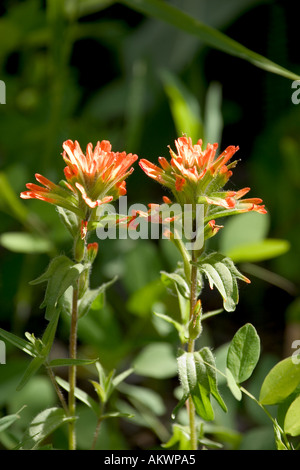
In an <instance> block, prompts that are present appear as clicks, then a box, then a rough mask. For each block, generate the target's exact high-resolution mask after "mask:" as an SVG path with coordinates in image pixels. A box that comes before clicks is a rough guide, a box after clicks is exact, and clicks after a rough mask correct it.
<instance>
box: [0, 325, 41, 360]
mask: <svg viewBox="0 0 300 470" xmlns="http://www.w3.org/2000/svg"><path fill="white" fill-rule="evenodd" d="M0 336H1V337H2V338H3V339H4V340H5V341H8V342H9V343H11V344H12V345H13V346H16V347H17V348H19V349H21V350H22V351H24V352H25V353H26V354H29V355H30V356H33V357H34V356H35V353H34V347H33V345H32V343H30V342H29V341H25V340H24V339H22V338H19V337H18V336H16V335H14V334H13V333H10V332H9V331H5V330H2V328H0Z"/></svg>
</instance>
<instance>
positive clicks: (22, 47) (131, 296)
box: [0, 0, 300, 449]
mask: <svg viewBox="0 0 300 470" xmlns="http://www.w3.org/2000/svg"><path fill="white" fill-rule="evenodd" d="M168 3H170V4H172V5H174V6H177V7H178V8H180V9H182V10H183V11H185V12H186V13H188V14H189V15H191V16H192V17H194V18H198V19H199V20H201V21H202V22H203V23H205V24H207V25H210V26H212V27H214V28H216V29H218V30H220V31H222V32H224V33H225V34H227V35H228V36H230V37H232V38H234V39H235V40H237V41H238V42H240V43H241V44H243V45H244V46H246V47H248V48H249V49H251V50H254V51H256V52H259V53H260V54H262V55H263V56H265V57H268V58H269V59H271V60H272V61H274V62H275V63H277V64H280V65H281V66H283V67H285V68H286V69H288V70H291V71H293V72H294V73H295V74H300V63H299V50H298V49H299V48H298V37H297V16H296V14H295V11H294V2H291V1H286V0H285V1H283V0H281V1H271V0H270V1H267V0H266V1H257V0H243V1H242V2H241V1H238V0H230V1H229V0H228V1H226V2H224V1H223V2H222V1H220V0H210V1H206V0H185V1H183V0H176V1H175V0H174V1H171V2H168ZM0 14H1V18H0V79H1V80H2V81H4V82H5V85H6V104H1V105H0V129H1V132H0V216H1V225H0V266H1V270H0V299H1V301H0V302H1V304H0V305H1V308H0V327H1V328H3V329H7V330H9V331H12V332H13V333H15V334H18V335H20V336H22V337H23V335H24V332H26V331H29V332H34V333H35V335H36V336H38V335H40V334H42V332H43V330H44V329H45V320H44V316H43V311H42V310H40V309H39V305H40V303H41V301H42V298H43V287H39V286H29V284H28V282H29V281H30V280H32V279H34V278H36V277H37V276H38V275H39V274H40V272H41V271H43V270H44V269H45V267H46V266H47V264H48V262H49V259H50V258H51V256H53V255H54V254H55V253H65V254H67V255H68V254H70V241H71V239H70V238H69V236H68V234H67V233H66V232H65V229H64V227H63V226H61V225H60V223H59V222H58V215H57V213H56V211H55V208H54V207H52V206H51V205H48V204H45V203H42V202H40V201H25V202H24V201H22V200H20V198H19V193H20V192H21V191H23V190H24V189H25V184H26V183H27V182H33V181H34V173H41V174H43V175H44V176H46V177H47V178H49V179H51V180H53V181H59V179H61V178H62V175H63V174H62V170H63V167H64V164H63V160H62V158H61V152H62V142H63V141H64V140H66V139H72V140H75V139H76V140H78V141H79V142H80V144H81V146H82V148H83V149H85V147H86V145H87V143H88V142H92V143H93V144H94V145H95V144H96V142H97V140H103V139H106V140H110V141H111V143H112V146H113V150H115V151H122V150H126V151H127V152H133V153H136V154H138V155H139V157H140V158H147V159H149V160H151V161H153V162H155V163H156V162H157V158H158V156H160V155H161V156H166V157H167V156H168V145H171V146H172V147H173V148H174V140H175V139H176V138H177V137H178V136H180V135H181V134H182V132H187V133H188V134H189V135H192V136H193V138H194V140H195V139H196V138H200V137H203V138H204V140H205V141H206V142H207V141H218V142H219V143H220V147H221V148H222V149H224V148H226V146H227V145H239V147H240V151H239V155H238V157H239V158H240V159H241V161H240V163H239V165H238V167H237V168H236V169H235V170H234V175H233V177H232V178H231V179H232V181H231V182H230V183H229V185H228V187H230V188H231V189H239V188H242V187H245V186H250V187H251V193H250V196H249V197H261V198H262V199H263V200H264V203H265V204H266V207H267V209H268V215H267V216H262V215H260V214H247V215H242V216H238V217H236V218H234V220H232V221H231V220H229V219H227V220H226V219H225V220H224V225H225V228H224V229H223V231H220V232H219V234H218V236H217V237H215V238H214V239H213V240H212V242H211V243H210V245H209V247H208V248H209V249H218V250H220V251H222V252H223V253H224V254H229V255H231V256H232V257H233V259H234V260H235V261H236V262H237V263H238V265H239V269H240V270H241V271H242V272H244V273H245V274H246V275H247V276H248V277H250V278H251V281H252V282H251V284H250V285H245V286H244V285H241V286H240V287H241V288H240V303H239V305H238V307H237V310H236V311H235V312H234V313H231V314H228V313H223V314H222V315H218V316H217V317H213V318H211V319H209V320H207V322H206V324H205V331H204V334H203V336H202V337H201V340H200V341H201V344H203V345H211V346H212V347H213V348H214V351H215V353H216V354H217V357H220V362H222V347H223V345H224V344H226V343H228V341H230V339H231V338H232V336H233V334H234V333H235V331H236V330H237V329H238V328H239V327H240V326H241V325H243V324H244V323H246V322H251V323H253V325H254V326H255V327H256V329H257V331H258V333H259V335H260V337H261V340H262V357H261V360H260V363H259V366H258V369H257V373H256V374H254V377H253V379H251V382H250V383H249V389H251V391H253V393H255V391H256V390H259V386H260V384H261V381H262V379H263V377H264V375H265V374H266V372H267V371H268V370H269V369H270V367H271V366H272V365H273V364H274V363H275V362H276V361H278V360H279V359H281V358H282V357H285V356H286V355H290V354H291V353H292V352H293V350H292V349H291V344H292V341H293V340H294V339H300V301H299V299H298V295H299V281H300V279H299V263H300V244H299V241H298V240H299V235H300V230H299V228H300V227H299V225H300V222H299V221H300V217H299V215H300V212H299V186H300V137H299V128H300V105H299V106H297V105H294V104H293V103H292V101H291V95H292V92H293V90H292V88H291V84H292V80H290V79H288V78H285V77H282V76H279V75H275V74H272V73H270V72H267V71H264V70H262V69H260V68H257V67H255V66H254V65H252V64H250V63H249V62H247V61H244V60H241V59H240V58H236V57H233V56H231V55H228V54H226V53H225V52H221V51H218V50H216V49H212V48H211V47H208V46H207V45H206V44H205V43H203V42H201V41H200V40H199V38H197V37H196V36H193V35H189V34H188V33H187V32H183V31H180V30H179V29H177V28H175V27H174V26H172V25H169V24H168V23H167V22H164V21H160V20H159V19H153V18H149V17H147V16H145V15H144V14H143V13H141V12H138V11H135V10H134V9H131V8H129V7H128V6H126V5H124V4H121V3H118V2H114V1H111V0H102V1H101V0H86V1H75V0H65V1H57V0H52V1H51V0H49V1H48V2H46V1H42V0H26V1H18V0H3V1H2V2H1V5H0ZM127 188H128V204H133V203H143V204H148V203H149V202H161V198H162V196H163V195H164V194H165V193H164V191H163V189H162V188H161V187H160V186H159V185H158V184H157V183H155V182H153V181H152V180H150V179H149V178H147V176H146V175H145V174H144V173H143V172H142V171H141V169H140V168H139V166H138V164H137V163H136V164H135V171H134V173H133V174H132V175H131V176H130V178H129V179H128V182H127ZM95 240H96V237H95ZM177 259H178V255H177V253H176V252H174V250H173V248H172V246H170V245H169V243H168V242H167V241H152V240H137V241H134V240H130V239H128V240H106V241H105V242H103V244H100V249H99V255H98V258H97V261H96V263H95V268H94V271H93V274H92V279H91V283H92V285H94V286H97V285H99V284H100V283H101V282H104V281H107V280H109V279H111V278H112V277H113V276H115V275H118V276H119V278H118V281H117V282H116V283H115V284H114V285H113V286H112V287H110V289H109V290H108V291H107V295H106V299H105V303H104V304H101V303H100V302H98V303H95V305H93V309H92V311H91V313H90V314H89V316H88V317H86V318H84V319H83V320H82V322H81V324H80V327H79V347H80V353H82V354H83V355H85V356H90V357H99V358H100V361H101V363H102V365H103V366H104V367H105V368H106V369H107V370H108V371H109V370H111V369H113V368H115V369H116V370H117V371H122V370H123V369H124V368H126V367H131V366H132V365H135V367H136V371H135V374H133V375H132V376H131V377H129V378H128V379H127V381H126V385H125V386H123V388H122V387H120V390H119V394H117V395H116V396H114V400H115V404H116V405H117V406H118V407H119V409H122V410H124V411H128V410H129V411H132V410H133V412H134V414H135V418H133V419H131V420H121V421H117V420H110V421H109V422H108V423H107V424H106V423H103V424H105V426H103V427H102V430H101V436H100V439H99V443H98V448H104V449H108V448H112V449H118V448H125V449H126V448H127V449H138V448H142V449H148V448H154V447H157V446H159V445H160V443H161V442H166V441H167V440H168V439H169V437H170V418H169V417H170V412H171V410H172V407H173V406H174V404H175V403H176V398H175V396H174V390H176V387H177V386H178V381H177V378H176V362H175V353H176V348H177V347H178V339H177V336H176V332H175V331H174V330H173V329H172V328H171V327H169V326H168V325H166V324H163V323H162V322H161V321H160V320H159V319H158V318H157V317H155V316H154V315H153V313H152V312H153V310H157V311H160V312H166V313H169V314H170V312H174V311H175V310H176V309H177V305H176V299H172V298H170V296H169V295H168V293H167V292H166V290H165V288H164V286H163V285H162V284H161V282H160V270H166V271H170V270H171V269H173V268H174V267H175V265H176V261H177ZM203 304H204V310H205V311H209V310H213V309H215V308H219V307H220V306H221V299H220V298H219V297H218V295H217V294H216V292H214V291H213V292H210V291H209V289H205V290H204V293H203ZM67 340H68V319H66V318H63V319H62V321H61V322H60V325H59V330H58V338H57V341H56V343H55V348H54V351H53V354H54V355H56V356H60V357H61V356H66V354H67V351H66V344H67ZM26 364H28V358H27V357H26V356H25V355H22V354H21V353H20V352H19V351H16V350H15V348H12V347H10V346H9V345H7V364H6V365H0V384H1V385H0V412H1V415H5V414H6V413H13V412H16V411H18V409H19V408H20V407H21V406H22V405H23V404H24V403H26V404H27V405H28V406H27V408H26V409H25V410H24V411H23V412H22V418H21V419H20V420H19V422H18V423H17V424H15V425H14V427H13V428H12V429H10V431H9V432H5V433H0V445H1V446H2V447H3V448H11V447H12V446H13V445H14V443H15V442H16V441H17V439H18V437H19V436H21V435H22V432H23V430H24V429H25V428H26V425H27V424H28V421H29V420H30V419H32V417H33V416H35V414H36V413H37V412H39V411H40V410H42V409H43V408H45V407H47V406H53V405H54V404H55V403H56V398H55V396H54V392H53V391H52V389H51V386H50V385H49V384H48V381H47V378H46V377H45V376H44V375H43V374H42V373H39V374H38V375H37V376H36V377H35V378H34V379H32V381H31V382H30V384H28V385H27V386H26V387H25V388H24V390H23V391H22V392H19V393H17V392H15V387H16V384H17V383H18V380H19V379H20V376H21V374H22V372H23V370H24V367H25V365H26ZM60 372H61V375H62V376H63V377H64V376H65V374H66V371H65V370H62V371H60ZM93 374H95V370H94V369H93V367H91V368H87V369H82V370H81V369H80V370H79V379H80V383H81V385H82V387H83V388H86V389H87V391H89V392H90V393H91V394H93V389H92V388H91V386H90V384H89V383H88V382H87V380H86V379H89V378H91V377H93ZM223 393H224V397H225V401H226V399H227V400H228V407H231V406H232V408H231V412H230V413H228V414H227V415H226V416H225V415H224V414H222V415H220V416H219V415H217V418H216V427H215V428H214V427H213V426H212V427H210V428H209V429H208V431H207V432H208V434H209V433H211V434H212V435H214V436H215V437H216V438H219V439H221V441H222V442H223V443H224V445H225V447H226V448H241V449H256V448H262V449H264V448H272V446H274V443H273V432H272V429H271V428H270V426H269V425H268V424H267V422H266V421H265V418H264V416H262V414H261V413H260V411H259V410H257V409H256V408H255V407H254V408H253V407H252V404H249V403H248V402H247V400H245V399H244V400H243V402H242V403H238V405H237V404H236V403H237V402H234V399H233V398H231V397H230V396H229V394H228V391H227V389H226V387H225V386H224V390H223ZM79 412H80V418H81V419H80V420H79V424H78V435H79V437H78V445H79V447H80V448H89V446H90V444H91V440H92V436H93V432H94V429H95V424H96V423H95V419H94V417H93V416H92V415H91V414H90V411H89V409H87V408H84V406H83V405H82V407H81V406H79ZM183 419H184V418H183ZM225 429H226V431H224V430H225ZM80 430H83V432H80ZM222 433H223V434H222ZM55 439H56V441H55V445H57V447H63V445H64V444H65V442H66V435H65V433H64V430H63V429H62V430H59V431H58V432H57V434H56V435H55Z"/></svg>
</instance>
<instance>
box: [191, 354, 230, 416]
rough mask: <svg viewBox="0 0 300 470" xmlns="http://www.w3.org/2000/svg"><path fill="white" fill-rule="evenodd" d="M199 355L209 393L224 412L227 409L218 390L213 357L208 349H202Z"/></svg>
mask: <svg viewBox="0 0 300 470" xmlns="http://www.w3.org/2000/svg"><path fill="white" fill-rule="evenodd" d="M199 355H200V356H201V359H202V360H203V362H204V363H205V366H206V375H207V378H208V383H209V390H210V393H211V394H212V396H213V397H214V398H215V399H216V400H217V402H218V404H219V405H220V407H221V408H222V410H223V411H225V412H226V411H227V407H226V405H225V403H224V401H223V398H222V397H221V395H220V393H219V390H218V384H217V371H216V361H215V358H214V355H213V353H212V352H211V350H210V349H209V348H208V347H204V348H202V349H201V350H200V351H199ZM195 357H196V358H197V354H196V353H195ZM196 365H197V360H196Z"/></svg>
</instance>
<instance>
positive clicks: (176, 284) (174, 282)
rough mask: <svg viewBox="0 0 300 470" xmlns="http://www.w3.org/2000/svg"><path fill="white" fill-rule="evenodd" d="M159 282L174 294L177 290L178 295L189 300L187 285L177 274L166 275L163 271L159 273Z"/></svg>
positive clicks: (181, 276) (180, 275)
mask: <svg viewBox="0 0 300 470" xmlns="http://www.w3.org/2000/svg"><path fill="white" fill-rule="evenodd" d="M160 274H161V281H162V282H163V284H164V285H165V286H166V287H167V288H168V289H169V290H171V291H172V292H173V293H174V292H175V293H176V288H177V289H178V290H179V292H180V294H181V295H182V296H183V297H184V298H186V299H189V298H190V288H189V285H188V283H187V282H186V280H185V278H184V276H183V275H182V274H181V273H179V272H174V273H167V272H165V271H161V272H160Z"/></svg>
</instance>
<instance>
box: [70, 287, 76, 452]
mask: <svg viewBox="0 0 300 470" xmlns="http://www.w3.org/2000/svg"><path fill="white" fill-rule="evenodd" d="M77 322H78V287H77V286H76V287H73V299H72V318H71V330H70V344H69V348H70V350H69V355H70V359H76V357H77ZM69 387H70V390H69V415H70V416H73V417H74V418H75V410H76V402H75V387H76V366H74V365H73V366H70V368H69ZM69 450H76V432H75V419H74V420H72V421H71V422H70V423H69Z"/></svg>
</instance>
